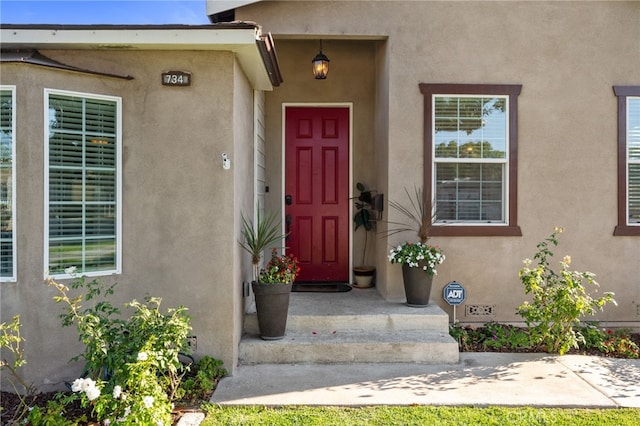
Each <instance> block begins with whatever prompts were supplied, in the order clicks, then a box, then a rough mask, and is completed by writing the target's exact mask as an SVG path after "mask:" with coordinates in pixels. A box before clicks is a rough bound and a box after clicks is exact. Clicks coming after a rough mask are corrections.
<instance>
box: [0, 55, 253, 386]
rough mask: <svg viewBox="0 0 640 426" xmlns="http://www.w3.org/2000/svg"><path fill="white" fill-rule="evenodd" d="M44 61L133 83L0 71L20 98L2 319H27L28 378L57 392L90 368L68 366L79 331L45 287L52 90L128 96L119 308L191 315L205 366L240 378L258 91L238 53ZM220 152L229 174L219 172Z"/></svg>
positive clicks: (0, 287)
mask: <svg viewBox="0 0 640 426" xmlns="http://www.w3.org/2000/svg"><path fill="white" fill-rule="evenodd" d="M42 53H43V54H45V55H47V56H49V57H51V58H52V59H55V60H57V61H60V62H63V63H68V64H71V65H74V66H77V67H84V68H89V69H92V70H96V71H103V72H111V73H118V74H130V75H132V76H133V77H134V78H135V79H134V80H131V81H126V80H119V79H113V78H105V77H99V76H92V75H86V74H79V73H71V72H66V71H59V70H51V69H47V68H43V67H36V66H32V65H23V64H2V69H1V74H0V75H1V77H0V83H1V84H11V85H15V86H16V87H17V89H16V98H17V102H16V105H17V129H16V139H17V141H16V144H17V158H16V169H17V179H16V181H17V206H16V214H17V217H18V221H17V230H18V231H17V239H18V247H17V253H18V281H17V282H16V283H2V284H0V291H1V295H2V297H1V304H2V306H1V308H2V310H1V313H2V319H1V320H2V321H7V320H9V319H10V318H11V315H13V314H14V313H19V314H20V315H21V317H22V323H23V330H22V334H23V336H24V338H25V340H26V342H25V345H24V349H25V353H26V359H27V362H28V363H27V367H26V368H25V377H26V379H27V380H28V381H33V382H34V383H35V384H36V385H38V386H42V385H51V386H52V387H55V386H56V385H58V386H59V385H60V383H61V382H62V381H63V380H68V379H69V378H73V375H75V374H77V373H78V370H79V369H80V368H81V366H80V365H69V364H68V360H69V358H71V356H73V355H76V354H78V353H80V352H81V347H80V345H79V344H78V343H77V341H76V340H77V337H76V334H75V330H74V329H71V328H67V329H63V330H62V331H61V327H60V321H59V319H58V314H59V313H60V312H61V311H60V307H59V306H57V305H56V304H55V302H54V301H53V300H52V296H53V294H54V293H53V292H52V290H51V289H50V288H47V287H46V286H45V284H44V280H43V252H44V249H43V244H44V241H43V226H44V221H45V219H44V217H43V216H44V205H43V188H44V175H43V165H44V161H45V160H44V149H43V135H44V130H43V122H44V119H43V111H44V107H43V102H44V95H43V89H44V88H52V89H59V90H69V91H75V92H86V93H96V94H103V95H112V96H120V97H122V107H123V117H122V121H123V122H122V129H123V140H122V143H123V162H122V169H123V185H122V191H123V207H122V218H123V223H122V228H123V229H122V241H123V244H122V251H123V256H122V258H123V263H122V274H121V275H118V276H113V277H104V278H103V280H104V281H105V282H117V283H118V286H117V291H116V296H115V299H114V301H115V302H116V303H117V304H121V303H122V302H124V301H128V300H131V299H134V298H136V299H138V300H141V299H143V298H144V297H145V295H151V296H157V297H162V298H163V303H162V306H163V307H164V308H165V309H166V308H168V307H175V306H178V305H184V306H186V307H188V308H189V315H190V316H191V325H192V327H193V335H195V336H196V337H197V352H196V355H197V356H202V355H210V356H213V357H215V358H218V359H221V360H223V361H224V363H225V367H226V368H228V369H229V370H232V369H233V367H234V365H235V360H236V351H237V343H238V340H239V335H240V328H241V323H242V320H241V297H242V293H241V285H240V283H241V281H242V279H243V277H242V275H243V272H242V270H241V267H240V263H239V261H240V253H239V251H238V249H237V246H238V244H237V240H238V231H239V229H240V227H239V224H238V218H237V216H238V214H237V213H238V211H239V206H238V203H244V199H245V198H246V196H238V195H236V194H237V193H238V192H241V193H246V192H247V190H248V189H249V190H250V189H251V188H252V187H248V184H247V182H251V180H252V176H251V175H252V171H251V170H252V169H251V168H250V167H247V165H248V164H250V163H251V161H252V158H251V157H250V150H251V148H250V147H251V144H252V139H251V129H250V127H251V115H252V109H251V100H252V91H251V88H250V86H249V84H248V82H247V79H246V78H245V76H244V75H243V74H242V71H241V70H240V68H239V67H238V65H237V64H236V60H235V59H234V56H233V54H232V53H229V52H202V51H199V52H188V51H182V52H177V51H172V52H163V51H157V52H150V51H137V52H133V51H102V52H92V51H49V52H46V51H43V52H42ZM167 70H183V71H189V72H191V73H192V76H193V84H192V85H191V86H189V87H164V86H162V85H161V78H160V77H161V72H163V71H167ZM241 117H243V118H241ZM246 146H248V147H246ZM223 152H227V153H228V154H229V155H230V157H231V158H232V159H233V160H234V166H233V167H232V169H231V170H223V168H222V160H221V154H222V153H223ZM238 166H240V167H238ZM245 169H248V170H249V173H247V174H246V175H245V173H246V171H245ZM232 324H234V325H232ZM3 355H4V354H3ZM41 389H42V388H41Z"/></svg>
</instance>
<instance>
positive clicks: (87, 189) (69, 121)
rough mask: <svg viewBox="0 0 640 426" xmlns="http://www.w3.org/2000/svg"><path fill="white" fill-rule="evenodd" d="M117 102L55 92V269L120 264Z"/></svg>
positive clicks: (52, 186) (51, 180) (52, 149)
mask: <svg viewBox="0 0 640 426" xmlns="http://www.w3.org/2000/svg"><path fill="white" fill-rule="evenodd" d="M117 111H118V109H117V103H116V101H112V100H104V99H93V98H89V97H78V96H67V95H59V94H51V95H50V96H49V181H48V184H49V185H48V186H49V193H48V196H49V206H48V207H49V271H50V273H51V274H59V273H62V272H64V270H65V269H66V268H68V267H71V266H75V267H77V268H78V271H79V272H92V271H110V270H115V269H116V267H117V265H116V263H117V253H116V249H117V229H116V228H117V227H116V223H117V217H116V215H117V211H118V209H117V204H116V203H117V200H118V197H117V167H118V164H117V161H118V159H117V150H116V143H117V126H118V123H117V114H118V112H117Z"/></svg>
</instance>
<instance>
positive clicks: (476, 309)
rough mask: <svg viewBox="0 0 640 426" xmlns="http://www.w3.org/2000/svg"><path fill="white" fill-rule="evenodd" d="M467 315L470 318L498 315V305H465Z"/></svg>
mask: <svg viewBox="0 0 640 426" xmlns="http://www.w3.org/2000/svg"><path fill="white" fill-rule="evenodd" d="M464 309H465V315H466V316H468V317H485V316H495V315H496V305H465V306H464Z"/></svg>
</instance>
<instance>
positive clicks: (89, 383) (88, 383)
mask: <svg viewBox="0 0 640 426" xmlns="http://www.w3.org/2000/svg"><path fill="white" fill-rule="evenodd" d="M95 387H96V382H94V381H93V380H91V379H90V378H88V377H87V378H86V379H84V381H83V382H82V390H83V391H85V392H88V391H89V390H90V389H93V388H95Z"/></svg>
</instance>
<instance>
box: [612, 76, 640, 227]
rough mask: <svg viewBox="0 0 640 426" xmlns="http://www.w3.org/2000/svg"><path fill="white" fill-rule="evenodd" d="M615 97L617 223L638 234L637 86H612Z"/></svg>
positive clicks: (639, 123) (639, 106) (639, 103)
mask: <svg viewBox="0 0 640 426" xmlns="http://www.w3.org/2000/svg"><path fill="white" fill-rule="evenodd" d="M613 91H614V93H615V94H616V96H617V97H618V226H616V229H615V231H614V232H613V234H614V235H640V86H614V87H613Z"/></svg>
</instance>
